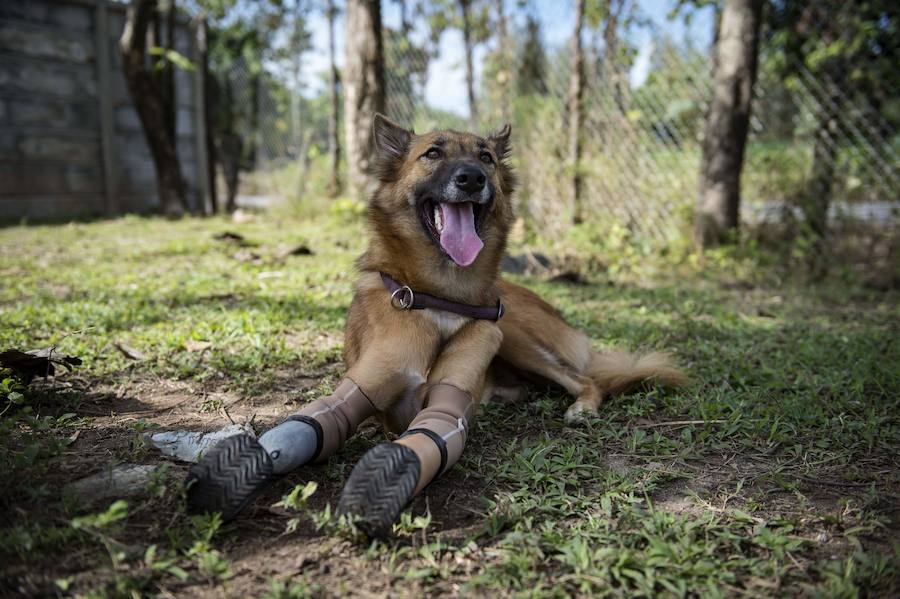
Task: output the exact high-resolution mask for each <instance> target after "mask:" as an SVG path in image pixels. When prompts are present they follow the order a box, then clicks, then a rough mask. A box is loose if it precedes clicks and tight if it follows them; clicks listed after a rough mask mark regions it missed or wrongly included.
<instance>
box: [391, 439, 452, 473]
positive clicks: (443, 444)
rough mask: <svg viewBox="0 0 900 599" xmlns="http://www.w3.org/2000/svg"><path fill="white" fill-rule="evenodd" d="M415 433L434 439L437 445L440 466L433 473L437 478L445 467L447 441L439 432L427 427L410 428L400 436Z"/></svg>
mask: <svg viewBox="0 0 900 599" xmlns="http://www.w3.org/2000/svg"><path fill="white" fill-rule="evenodd" d="M417 433H421V434H423V435H425V436H426V437H428V438H429V439H431V440H432V441H434V444H435V445H437V448H438V450H439V451H440V452H441V466H440V468H438V471H437V474H435V475H434V478H437V477H439V476H440V475H441V474H443V473H444V470H445V469H446V468H447V442H446V441H444V439H443V438H442V437H441V436H440V435H439V434H437V433H436V432H434V431H433V430H430V429H427V428H413V429H410V430H408V431H406V432H405V433H403V434H402V435H400V438H401V439H402V438H403V437H408V436H410V435H415V434H417Z"/></svg>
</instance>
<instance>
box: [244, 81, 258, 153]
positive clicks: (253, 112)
mask: <svg viewBox="0 0 900 599" xmlns="http://www.w3.org/2000/svg"><path fill="white" fill-rule="evenodd" d="M250 85H251V86H252V87H251V89H250V136H249V137H250V140H249V142H250V143H249V144H247V145H245V146H244V147H245V148H246V152H247V155H246V165H245V167H246V169H247V170H248V171H253V170H256V161H257V159H258V153H259V140H260V138H261V132H260V130H259V106H260V97H259V96H260V88H261V87H262V75H261V74H260V73H259V72H256V73H254V74H253V77H252V78H251V79H250Z"/></svg>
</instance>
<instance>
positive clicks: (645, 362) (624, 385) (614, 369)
mask: <svg viewBox="0 0 900 599" xmlns="http://www.w3.org/2000/svg"><path fill="white" fill-rule="evenodd" d="M586 374H587V375H588V376H589V377H591V379H593V380H594V382H595V383H596V384H597V386H598V387H599V388H600V392H601V393H603V395H615V394H618V393H628V392H629V391H633V390H635V389H636V388H637V387H639V386H640V385H641V384H642V383H645V382H652V383H658V384H661V385H663V386H664V387H681V386H683V385H686V384H688V383H689V382H690V379H689V378H688V376H687V375H686V374H685V373H683V372H682V371H681V370H680V369H679V368H678V367H677V366H676V365H675V362H674V360H673V359H672V356H671V355H669V354H668V353H666V352H651V353H649V354H645V355H643V356H636V355H634V354H630V353H628V352H625V351H610V352H604V353H596V352H595V353H594V354H593V355H592V357H591V362H590V364H589V365H588V368H587V373H586Z"/></svg>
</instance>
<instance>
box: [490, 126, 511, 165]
mask: <svg viewBox="0 0 900 599" xmlns="http://www.w3.org/2000/svg"><path fill="white" fill-rule="evenodd" d="M510 133H512V125H510V124H509V123H506V124H505V125H503V127H502V128H501V129H500V130H499V131H497V132H496V133H492V134H491V135H490V137H489V138H488V139H489V141H490V142H491V145H493V146H494V152H496V153H497V157H498V158H499V159H500V160H506V159H507V158H509V154H510V152H511V151H512V147H511V146H510V143H509V134H510Z"/></svg>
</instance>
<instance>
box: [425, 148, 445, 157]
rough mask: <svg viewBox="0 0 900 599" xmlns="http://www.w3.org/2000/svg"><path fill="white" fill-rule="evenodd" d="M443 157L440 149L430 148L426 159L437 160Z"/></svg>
mask: <svg viewBox="0 0 900 599" xmlns="http://www.w3.org/2000/svg"><path fill="white" fill-rule="evenodd" d="M441 156H442V153H441V149H440V148H428V151H427V152H425V157H426V158H429V159H431V160H437V159H438V158H440V157H441Z"/></svg>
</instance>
